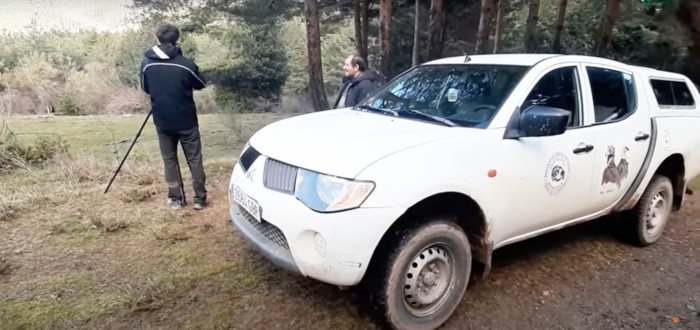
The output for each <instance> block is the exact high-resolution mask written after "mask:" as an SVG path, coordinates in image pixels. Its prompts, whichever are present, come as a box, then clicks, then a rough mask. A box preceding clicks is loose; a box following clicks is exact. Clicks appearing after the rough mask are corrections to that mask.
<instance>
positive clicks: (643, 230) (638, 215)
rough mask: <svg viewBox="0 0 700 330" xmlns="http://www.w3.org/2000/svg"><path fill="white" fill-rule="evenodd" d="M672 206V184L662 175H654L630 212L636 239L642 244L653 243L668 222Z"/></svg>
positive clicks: (659, 236)
mask: <svg viewBox="0 0 700 330" xmlns="http://www.w3.org/2000/svg"><path fill="white" fill-rule="evenodd" d="M672 207H673V185H672V184H671V180H669V178H667V177H665V176H663V175H654V177H653V178H652V179H651V182H650V183H649V186H648V187H647V189H646V190H645V191H644V194H643V195H642V198H640V199H639V202H638V203H637V206H635V208H634V211H633V212H632V214H633V216H634V219H633V220H634V225H635V227H636V228H635V229H636V232H637V237H636V241H637V243H638V244H640V245H642V246H646V245H650V244H653V243H655V242H656V241H658V240H659V238H661V234H662V233H663V231H664V228H665V227H666V223H668V219H669V217H670V215H671V209H672Z"/></svg>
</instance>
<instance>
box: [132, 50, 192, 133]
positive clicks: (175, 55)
mask: <svg viewBox="0 0 700 330" xmlns="http://www.w3.org/2000/svg"><path fill="white" fill-rule="evenodd" d="M204 86H205V83H204V79H203V78H202V76H201V75H200V74H199V68H198V67H197V65H196V64H195V63H194V62H192V61H190V60H188V59H186V58H184V57H183V56H182V51H181V50H180V48H179V47H176V46H174V45H171V44H161V45H159V46H153V48H151V49H149V50H147V51H146V52H145V53H144V58H143V60H142V61H141V88H142V89H143V90H144V91H145V92H146V93H147V94H148V95H150V97H151V111H152V112H153V123H154V124H155V125H156V127H157V128H158V129H161V130H168V131H177V130H185V129H190V128H193V127H195V126H198V125H199V124H198V122H197V109H196V107H195V104H194V99H193V98H192V90H193V89H197V90H199V89H202V88H204Z"/></svg>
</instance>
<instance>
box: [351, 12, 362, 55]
mask: <svg viewBox="0 0 700 330" xmlns="http://www.w3.org/2000/svg"><path fill="white" fill-rule="evenodd" d="M360 2H362V0H353V2H352V11H353V16H354V18H355V49H356V51H357V54H358V55H360V54H361V53H362V20H361V16H360V5H361V4H360Z"/></svg>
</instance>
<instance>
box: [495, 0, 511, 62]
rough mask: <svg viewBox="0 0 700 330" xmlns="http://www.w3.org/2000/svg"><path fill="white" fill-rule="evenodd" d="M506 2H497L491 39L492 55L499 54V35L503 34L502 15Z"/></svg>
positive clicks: (503, 0)
mask: <svg viewBox="0 0 700 330" xmlns="http://www.w3.org/2000/svg"><path fill="white" fill-rule="evenodd" d="M507 5H508V0H498V13H497V14H496V33H495V35H494V38H493V53H494V54H498V53H500V52H501V34H502V33H503V15H505V14H506V6H507Z"/></svg>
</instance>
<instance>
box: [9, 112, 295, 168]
mask: <svg viewBox="0 0 700 330" xmlns="http://www.w3.org/2000/svg"><path fill="white" fill-rule="evenodd" d="M278 118H281V115H273V114H236V115H223V114H207V115H200V116H199V118H198V119H199V128H200V134H201V137H202V145H203V151H202V153H203V156H204V159H205V161H206V160H207V159H211V160H217V159H235V157H237V156H238V154H236V151H237V150H239V149H240V145H241V143H245V141H246V140H247V139H248V138H249V137H250V135H252V134H253V133H254V131H256V130H257V129H259V128H261V127H262V125H263V124H264V123H267V122H271V121H273V120H276V119H278ZM144 119H145V115H139V116H131V117H124V116H78V117H70V116H56V117H46V118H37V117H27V116H24V117H9V118H6V119H5V123H6V125H7V128H8V129H9V130H10V131H12V132H14V133H15V134H17V136H18V138H20V139H21V140H30V139H32V138H35V137H37V136H41V135H48V136H60V137H61V138H62V139H63V140H65V141H66V142H68V145H69V146H70V150H71V151H73V152H75V153H78V154H87V155H93V156H95V157H97V158H98V159H107V160H110V159H111V160H115V161H116V160H121V157H123V156H124V154H125V153H126V151H127V149H128V148H129V145H130V144H131V141H132V140H133V138H134V137H135V136H136V133H137V132H138V130H139V128H140V127H141V124H142V123H143V120H144ZM158 150H159V149H158V137H157V135H156V130H155V126H154V125H153V118H152V117H151V118H149V120H148V123H146V126H145V127H144V129H143V131H142V133H141V135H140V137H139V139H138V142H137V144H136V145H135V146H134V149H133V150H132V151H131V154H130V156H129V159H131V158H132V157H133V158H134V159H138V158H139V157H143V155H158V152H159V151H158Z"/></svg>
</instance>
